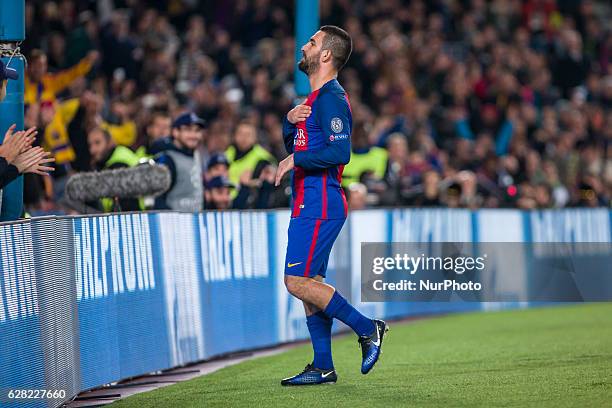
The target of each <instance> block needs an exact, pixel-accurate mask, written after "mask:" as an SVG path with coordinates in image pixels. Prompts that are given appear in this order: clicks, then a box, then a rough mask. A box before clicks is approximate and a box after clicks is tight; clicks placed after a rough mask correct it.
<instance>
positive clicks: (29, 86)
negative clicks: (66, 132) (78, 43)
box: [23, 49, 99, 105]
mask: <svg viewBox="0 0 612 408" xmlns="http://www.w3.org/2000/svg"><path fill="white" fill-rule="evenodd" d="M98 58H99V53H98V52H97V51H92V52H90V53H89V54H88V55H87V56H86V57H85V58H83V59H82V60H81V61H80V62H79V63H78V64H76V65H75V66H73V67H71V68H68V69H66V70H63V71H59V72H57V73H49V72H48V61H47V55H46V54H45V53H44V52H43V51H41V50H39V49H35V50H32V52H31V53H30V58H29V59H28V70H27V74H26V77H25V81H24V94H23V99H24V103H25V104H26V105H28V104H31V103H36V102H41V101H55V99H56V97H57V95H58V94H60V93H61V92H62V91H64V90H65V89H66V88H68V87H69V86H70V84H71V83H72V82H74V81H75V80H76V79H77V78H79V77H82V76H84V75H87V73H88V72H89V71H91V69H92V67H93V65H94V64H95V63H96V61H97V60H98Z"/></svg>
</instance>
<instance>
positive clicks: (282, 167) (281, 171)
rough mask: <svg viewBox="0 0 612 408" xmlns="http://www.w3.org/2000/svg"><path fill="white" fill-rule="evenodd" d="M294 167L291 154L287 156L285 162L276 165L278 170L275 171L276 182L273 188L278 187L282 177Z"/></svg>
mask: <svg viewBox="0 0 612 408" xmlns="http://www.w3.org/2000/svg"><path fill="white" fill-rule="evenodd" d="M293 167H294V163H293V154H290V155H289V156H287V158H286V159H285V160H283V161H282V162H280V163H279V164H278V169H276V181H275V183H274V185H275V186H277V187H278V186H279V185H280V182H281V180H282V178H283V176H284V175H285V174H286V173H288V172H290V171H291V170H292V169H293Z"/></svg>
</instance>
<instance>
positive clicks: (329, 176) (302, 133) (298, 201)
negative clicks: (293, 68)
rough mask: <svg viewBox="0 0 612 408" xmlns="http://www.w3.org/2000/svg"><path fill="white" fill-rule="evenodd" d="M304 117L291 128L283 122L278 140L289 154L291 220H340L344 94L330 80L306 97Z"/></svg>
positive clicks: (346, 143)
mask: <svg viewBox="0 0 612 408" xmlns="http://www.w3.org/2000/svg"><path fill="white" fill-rule="evenodd" d="M304 104H305V105H309V106H311V107H312V111H311V114H310V116H309V117H308V118H307V119H306V120H305V121H302V122H299V123H296V124H295V125H293V124H291V123H289V121H288V120H287V118H286V117H285V120H284V124H283V138H284V140H285V146H286V147H287V151H288V152H289V153H290V154H291V153H293V159H294V163H295V167H294V169H293V175H292V187H293V209H292V212H291V217H305V218H317V219H341V218H346V215H347V203H346V197H345V195H344V190H342V187H341V182H342V171H343V170H344V165H345V164H347V163H348V162H349V160H350V157H351V130H352V127H353V118H352V115H351V106H350V103H349V100H348V97H347V95H346V92H345V91H344V89H343V88H342V86H340V84H339V83H338V81H337V80H336V79H332V80H331V81H328V82H326V83H325V85H323V86H322V87H321V88H319V89H317V90H316V91H314V92H312V93H311V94H310V95H308V98H307V99H306V102H304Z"/></svg>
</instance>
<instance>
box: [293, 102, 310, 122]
mask: <svg viewBox="0 0 612 408" xmlns="http://www.w3.org/2000/svg"><path fill="white" fill-rule="evenodd" d="M311 113H312V108H311V107H310V106H308V105H297V106H296V107H295V108H293V109H291V110H290V111H289V113H287V120H288V121H289V123H292V124H294V125H295V124H296V123H298V122H302V121H304V120H306V119H307V118H308V117H309V116H310V114H311Z"/></svg>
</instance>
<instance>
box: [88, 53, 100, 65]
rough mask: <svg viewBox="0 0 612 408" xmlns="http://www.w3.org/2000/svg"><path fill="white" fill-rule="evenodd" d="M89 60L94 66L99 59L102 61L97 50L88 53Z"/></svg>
mask: <svg viewBox="0 0 612 408" xmlns="http://www.w3.org/2000/svg"><path fill="white" fill-rule="evenodd" d="M87 59H88V60H89V62H91V63H92V64H95V63H96V62H97V61H98V59H100V52H98V51H96V50H92V51H89V52H88V53H87Z"/></svg>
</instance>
